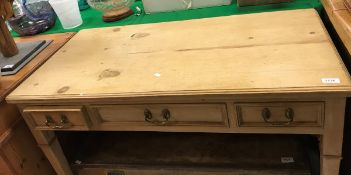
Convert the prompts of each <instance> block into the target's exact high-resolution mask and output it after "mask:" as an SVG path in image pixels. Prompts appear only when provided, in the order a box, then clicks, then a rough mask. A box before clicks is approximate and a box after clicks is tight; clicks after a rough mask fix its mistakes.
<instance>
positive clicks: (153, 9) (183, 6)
mask: <svg viewBox="0 0 351 175" xmlns="http://www.w3.org/2000/svg"><path fill="white" fill-rule="evenodd" d="M231 2H232V0H143V4H144V9H145V12H146V13H157V12H170V11H177V10H187V9H196V8H204V7H213V6H222V5H230V4H231Z"/></svg>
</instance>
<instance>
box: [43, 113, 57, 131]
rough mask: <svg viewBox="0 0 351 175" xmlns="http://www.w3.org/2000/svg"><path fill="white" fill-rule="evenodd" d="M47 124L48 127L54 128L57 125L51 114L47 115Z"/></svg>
mask: <svg viewBox="0 0 351 175" xmlns="http://www.w3.org/2000/svg"><path fill="white" fill-rule="evenodd" d="M45 125H46V126H47V127H50V128H53V127H55V126H56V122H55V121H54V119H52V117H51V116H50V115H45Z"/></svg>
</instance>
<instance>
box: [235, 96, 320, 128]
mask: <svg viewBox="0 0 351 175" xmlns="http://www.w3.org/2000/svg"><path fill="white" fill-rule="evenodd" d="M234 105H235V109H236V115H237V119H238V125H239V126H241V127H246V126H248V127H250V126H258V127H259V126H285V127H286V126H295V127H298V126H301V127H304V126H307V127H320V126H322V124H323V119H324V103H323V102H287V103H237V104H234Z"/></svg>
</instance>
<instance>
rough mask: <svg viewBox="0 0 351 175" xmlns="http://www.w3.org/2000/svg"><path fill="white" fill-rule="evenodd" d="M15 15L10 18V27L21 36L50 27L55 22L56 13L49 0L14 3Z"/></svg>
mask: <svg viewBox="0 0 351 175" xmlns="http://www.w3.org/2000/svg"><path fill="white" fill-rule="evenodd" d="M13 10H14V17H12V18H10V19H9V20H8V22H9V24H10V27H11V28H12V29H13V30H14V31H15V32H16V33H18V34H19V35H20V36H26V35H35V34H38V33H41V32H44V31H46V30H48V29H50V28H51V27H52V26H54V24H55V20H56V14H55V12H54V10H53V9H52V7H51V5H50V4H49V2H48V1H39V2H33V3H28V4H27V0H23V1H22V3H20V2H19V1H15V2H14V4H13Z"/></svg>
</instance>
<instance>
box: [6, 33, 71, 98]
mask: <svg viewBox="0 0 351 175" xmlns="http://www.w3.org/2000/svg"><path fill="white" fill-rule="evenodd" d="M73 35H74V33H65V34H51V35H38V36H34V37H22V38H17V39H16V42H27V41H35V40H53V42H52V43H51V44H50V45H49V46H48V47H47V48H45V49H44V50H43V52H41V53H40V54H39V55H37V56H36V57H35V58H34V59H33V60H32V61H30V62H29V63H28V64H27V65H26V66H25V67H23V68H22V70H21V71H19V72H18V73H17V74H15V75H10V76H0V102H2V101H3V100H4V99H5V97H6V96H7V95H8V94H9V93H10V92H11V91H12V90H13V89H15V88H16V87H17V86H18V85H19V84H20V83H21V82H22V81H23V80H25V79H26V78H27V77H28V76H29V75H30V74H31V73H32V72H34V71H35V70H36V69H37V68H38V67H39V66H41V65H42V64H43V63H44V62H45V61H46V60H47V59H49V58H50V56H52V55H53V54H54V53H55V52H56V51H57V50H58V49H59V48H61V47H62V46H63V45H64V44H65V43H66V42H67V41H68V40H69V39H70V38H72V36H73Z"/></svg>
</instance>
